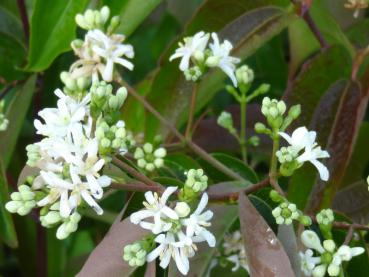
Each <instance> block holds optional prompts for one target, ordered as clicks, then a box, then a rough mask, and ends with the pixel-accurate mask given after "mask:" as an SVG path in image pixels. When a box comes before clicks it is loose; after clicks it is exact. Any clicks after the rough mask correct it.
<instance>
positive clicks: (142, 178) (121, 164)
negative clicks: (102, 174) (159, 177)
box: [113, 157, 161, 187]
mask: <svg viewBox="0 0 369 277" xmlns="http://www.w3.org/2000/svg"><path fill="white" fill-rule="evenodd" d="M113 164H114V165H115V166H117V167H119V168H120V169H123V170H124V171H126V172H128V173H129V174H130V175H132V176H133V177H135V178H136V179H137V180H139V181H141V182H142V183H144V184H146V186H150V187H161V185H160V184H159V183H156V182H154V181H152V180H151V179H150V178H148V177H146V176H145V175H144V174H142V173H141V172H138V171H137V170H136V169H134V168H133V167H131V166H130V165H128V164H126V163H125V162H123V161H121V160H120V159H118V158H116V157H114V158H113Z"/></svg>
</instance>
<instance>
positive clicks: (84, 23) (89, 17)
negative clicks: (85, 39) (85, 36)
mask: <svg viewBox="0 0 369 277" xmlns="http://www.w3.org/2000/svg"><path fill="white" fill-rule="evenodd" d="M109 16H110V9H109V7H107V6H104V7H102V8H101V9H100V10H90V9H88V10H86V12H85V13H84V14H77V15H76V18H75V20H76V22H77V25H78V26H80V27H81V28H82V29H85V30H93V29H104V27H105V25H106V23H107V22H108V19H109ZM119 21H120V20H119V16H114V17H112V19H111V21H110V25H109V28H108V29H109V31H110V32H112V31H113V30H114V29H116V27H117V26H118V25H119Z"/></svg>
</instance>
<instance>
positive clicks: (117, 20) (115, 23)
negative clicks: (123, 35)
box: [108, 15, 120, 33]
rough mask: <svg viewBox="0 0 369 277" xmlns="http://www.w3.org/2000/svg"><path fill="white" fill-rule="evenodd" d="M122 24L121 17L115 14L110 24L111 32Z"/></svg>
mask: <svg viewBox="0 0 369 277" xmlns="http://www.w3.org/2000/svg"><path fill="white" fill-rule="evenodd" d="M119 24H120V17H119V16H118V15H116V16H113V17H112V19H111V20H110V25H109V28H108V29H109V33H112V32H114V31H115V29H116V28H117V27H118V26H119Z"/></svg>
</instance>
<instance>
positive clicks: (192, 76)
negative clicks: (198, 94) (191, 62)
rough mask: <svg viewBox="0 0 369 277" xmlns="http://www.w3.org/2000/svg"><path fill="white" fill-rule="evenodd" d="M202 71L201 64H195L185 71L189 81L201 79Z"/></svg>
mask: <svg viewBox="0 0 369 277" xmlns="http://www.w3.org/2000/svg"><path fill="white" fill-rule="evenodd" d="M201 75H202V71H201V69H200V67H199V66H197V65H195V66H193V67H190V68H189V69H186V70H185V71H184V76H185V78H186V80H187V81H192V82H196V81H197V80H199V79H200V77H201Z"/></svg>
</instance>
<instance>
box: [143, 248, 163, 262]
mask: <svg viewBox="0 0 369 277" xmlns="http://www.w3.org/2000/svg"><path fill="white" fill-rule="evenodd" d="M164 248H165V245H164V244H160V245H159V246H158V247H156V248H155V249H154V250H153V251H151V252H150V253H149V254H148V255H147V256H146V261H147V262H152V261H153V260H155V259H156V258H157V257H159V256H160V254H161V253H162V252H163V250H164Z"/></svg>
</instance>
